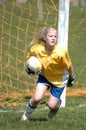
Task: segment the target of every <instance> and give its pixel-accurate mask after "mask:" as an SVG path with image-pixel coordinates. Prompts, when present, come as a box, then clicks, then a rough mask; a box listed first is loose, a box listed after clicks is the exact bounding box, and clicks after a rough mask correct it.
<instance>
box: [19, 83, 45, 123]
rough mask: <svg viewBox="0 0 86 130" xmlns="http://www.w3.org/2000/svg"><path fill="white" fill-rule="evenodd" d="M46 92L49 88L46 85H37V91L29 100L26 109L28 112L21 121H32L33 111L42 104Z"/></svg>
mask: <svg viewBox="0 0 86 130" xmlns="http://www.w3.org/2000/svg"><path fill="white" fill-rule="evenodd" d="M46 90H47V86H46V85H43V84H40V83H38V84H37V85H36V88H35V91H34V95H33V97H32V98H31V99H30V100H29V102H28V105H27V108H26V111H25V112H24V114H23V115H22V118H21V120H23V121H25V120H28V119H30V117H31V115H32V113H33V111H34V110H35V108H36V107H37V105H38V103H39V102H40V100H41V99H42V98H43V96H44V94H45V92H46Z"/></svg>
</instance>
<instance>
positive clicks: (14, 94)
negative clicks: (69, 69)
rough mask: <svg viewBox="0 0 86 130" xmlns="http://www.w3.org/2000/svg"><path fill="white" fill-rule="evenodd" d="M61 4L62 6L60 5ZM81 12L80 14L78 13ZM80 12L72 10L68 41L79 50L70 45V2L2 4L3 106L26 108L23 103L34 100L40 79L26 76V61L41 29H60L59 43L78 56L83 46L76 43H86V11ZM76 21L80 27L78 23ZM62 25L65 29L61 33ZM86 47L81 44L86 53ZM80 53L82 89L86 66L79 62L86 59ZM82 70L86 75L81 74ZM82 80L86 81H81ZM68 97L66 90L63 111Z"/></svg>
mask: <svg viewBox="0 0 86 130" xmlns="http://www.w3.org/2000/svg"><path fill="white" fill-rule="evenodd" d="M22 1H23V0H22ZM59 2H60V3H59ZM61 2H63V3H62V4H61ZM66 2H67V4H66ZM60 4H61V5H60ZM66 5H67V6H66ZM59 7H60V10H59ZM61 9H62V10H61ZM66 11H67V12H66ZM78 11H79V14H78V13H77V12H78ZM78 11H76V10H75V12H74V9H73V10H72V11H71V12H70V15H71V20H70V27H69V28H71V31H70V34H71V37H72V38H71V37H70V35H69V38H70V39H69V41H71V43H72V44H73V45H74V44H75V46H76V47H74V46H72V44H70V45H68V23H69V21H68V20H69V19H68V18H69V0H60V1H59V0H58V1H57V0H27V2H26V3H24V4H20V3H17V2H16V1H14V0H5V1H4V2H1V3H0V30H1V31H0V54H1V57H0V61H1V64H0V72H1V75H0V105H3V106H10V105H11V106H12V105H13V106H17V105H19V106H22V105H26V103H25V102H24V99H27V98H30V96H32V93H33V91H34V85H35V83H36V79H37V77H31V76H29V75H27V74H26V72H25V60H26V54H27V52H28V51H29V49H30V42H31V41H32V40H33V39H34V37H35V36H36V34H37V33H38V31H39V29H41V28H42V27H44V26H46V25H51V26H54V27H55V28H57V29H58V33H59V35H58V36H59V39H58V40H59V43H63V44H65V45H66V46H69V47H70V49H71V50H70V52H71V57H74V56H75V55H76V54H77V55H78V52H77V53H76V50H75V48H77V47H78V46H79V45H80V44H78V43H77V40H78V41H80V39H86V35H85V34H84V31H85V27H86V24H85V23H86V19H85V15H86V10H85V9H79V10H78ZM82 13H83V15H82ZM75 14H77V15H75ZM80 16H81V17H80ZM76 17H77V19H78V22H79V23H78V22H77V21H75V18H76ZM62 18H63V19H62ZM62 20H64V21H65V22H64V24H63V23H61V21H62ZM66 20H67V21H66ZM60 23H61V24H62V27H64V28H61V29H60V27H61V26H60ZM79 30H82V34H81V33H79ZM60 34H61V35H60ZM63 37H64V39H63ZM63 40H64V41H65V43H64V41H63ZM82 45H83V46H82ZM84 45H85V44H84V41H83V40H82V41H81V45H80V46H79V48H80V47H81V46H82V48H83V49H84V48H85V47H84ZM80 51H81V53H80V52H79V56H81V58H79V59H78V60H75V59H74V60H73V61H74V64H75V67H76V70H77V74H78V72H79V74H78V75H79V78H78V77H77V78H78V79H79V81H78V82H76V83H77V86H78V85H79V86H81V87H82V86H84V85H85V83H86V80H85V79H86V75H85V74H84V73H85V70H86V69H85V68H84V67H85V62H84V61H83V60H82V62H80V61H79V60H80V59H83V58H85V59H86V57H85V55H83V50H80ZM74 54H75V55H74ZM79 56H78V57H79ZM72 59H73V58H72ZM77 64H78V67H77ZM81 68H82V69H83V70H84V71H82V70H81V71H79V70H80V69H81ZM82 77H84V78H83V79H82ZM47 95H48V94H47V93H46V96H47ZM65 97H66V90H65V93H64V94H63V98H64V100H63V99H62V100H63V102H64V104H63V107H64V106H65Z"/></svg>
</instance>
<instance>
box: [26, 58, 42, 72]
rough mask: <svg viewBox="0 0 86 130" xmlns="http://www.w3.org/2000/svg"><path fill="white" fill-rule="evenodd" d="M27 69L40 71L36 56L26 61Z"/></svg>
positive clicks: (40, 65) (40, 67) (39, 63)
mask: <svg viewBox="0 0 86 130" xmlns="http://www.w3.org/2000/svg"><path fill="white" fill-rule="evenodd" d="M27 67H28V68H29V69H30V70H32V71H34V72H38V71H41V70H42V64H41V62H40V61H39V59H38V58H37V57H36V56H31V57H30V58H29V59H28V60H27Z"/></svg>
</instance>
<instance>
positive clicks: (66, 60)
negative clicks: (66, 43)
mask: <svg viewBox="0 0 86 130" xmlns="http://www.w3.org/2000/svg"><path fill="white" fill-rule="evenodd" d="M62 61H63V66H64V68H65V69H69V67H70V65H71V59H70V56H69V53H68V50H65V51H64V54H63V59H62Z"/></svg>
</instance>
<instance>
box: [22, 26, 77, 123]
mask: <svg viewBox="0 0 86 130" xmlns="http://www.w3.org/2000/svg"><path fill="white" fill-rule="evenodd" d="M30 56H36V57H37V58H38V59H39V60H40V62H41V64H42V71H41V73H40V74H39V75H38V80H37V83H36V87H35V92H34V94H33V96H32V98H31V99H30V100H29V102H28V105H27V108H26V110H25V112H24V114H23V115H22V117H21V120H22V121H25V120H29V119H30V117H31V115H32V113H33V111H34V110H35V109H36V107H37V105H38V103H39V102H40V100H41V99H42V98H43V96H44V94H45V92H46V91H47V89H49V88H50V93H51V94H50V97H49V100H48V107H49V113H48V118H53V117H54V116H55V115H56V113H57V111H58V109H59V107H60V105H61V100H60V96H61V94H62V92H63V90H64V87H66V86H67V85H68V86H72V85H73V84H74V81H75V77H74V69H73V66H72V63H71V60H70V57H69V53H68V50H67V48H65V47H64V46H62V45H59V44H57V31H56V29H55V28H53V27H44V28H43V29H42V30H41V31H40V33H39V35H38V41H37V44H35V45H33V46H32V47H31V49H30V52H29V53H28V54H27V60H28V59H29V58H30ZM33 62H34V61H33ZM26 67H27V62H26ZM65 70H66V71H68V73H69V80H68V82H67V83H66V82H65V80H66V75H65ZM28 73H29V72H28ZM30 73H31V72H30Z"/></svg>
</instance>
